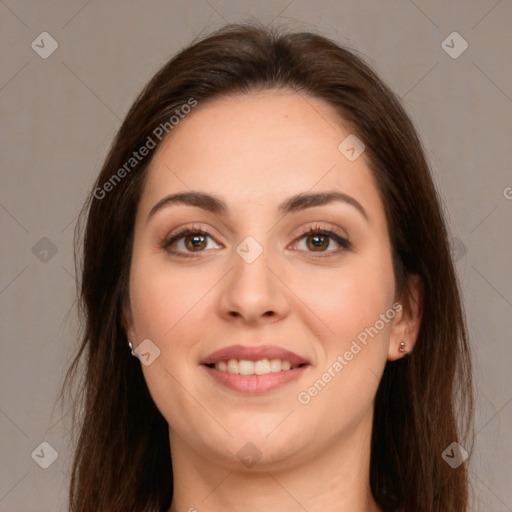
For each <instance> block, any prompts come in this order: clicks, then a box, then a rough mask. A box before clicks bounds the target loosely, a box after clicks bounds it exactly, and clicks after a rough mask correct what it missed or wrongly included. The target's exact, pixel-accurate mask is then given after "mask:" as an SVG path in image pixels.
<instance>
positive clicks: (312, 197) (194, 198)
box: [147, 191, 369, 222]
mask: <svg viewBox="0 0 512 512" xmlns="http://www.w3.org/2000/svg"><path fill="white" fill-rule="evenodd" d="M334 202H342V203H345V204H349V205H351V206H353V207H354V208H356V210H357V211H358V212H359V213H361V215H362V216H363V217H364V218H365V219H366V220H367V221H368V220H369V219H368V214H367V213H366V210H365V209H364V208H363V206H362V205H361V203H359V202H358V201H357V200H356V199H354V198H353V197H352V196H349V195H347V194H344V193H343V192H317V193H301V194H297V195H294V196H292V197H290V198H288V199H286V201H284V202H282V203H281V204H280V205H279V207H278V212H279V213H281V214H283V215H285V214H288V213H292V212H296V211H299V210H304V209H306V208H313V207H315V206H323V205H326V204H331V203H334ZM176 204H182V205H188V206H195V207H197V208H202V209H203V210H206V211H209V212H212V213H215V214H220V215H222V214H224V215H225V214H226V213H227V212H228V207H227V205H226V203H225V202H224V201H223V200H222V199H220V198H219V197H216V196H214V195H211V194H207V193H205V192H197V191H191V192H178V193H176V194H170V195H168V196H165V197H164V198H162V199H160V201H158V202H157V203H156V204H155V205H154V206H153V208H151V210H150V212H149V214H148V217H147V221H148V222H149V220H150V219H151V217H153V215H155V214H156V213H157V212H158V211H160V210H162V209H163V208H166V207H169V206H171V205H176Z"/></svg>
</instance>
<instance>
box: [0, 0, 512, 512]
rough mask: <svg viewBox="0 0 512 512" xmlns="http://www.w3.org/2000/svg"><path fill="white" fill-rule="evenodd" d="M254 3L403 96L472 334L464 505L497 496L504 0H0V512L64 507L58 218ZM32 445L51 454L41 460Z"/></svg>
mask: <svg viewBox="0 0 512 512" xmlns="http://www.w3.org/2000/svg"><path fill="white" fill-rule="evenodd" d="M251 17H254V18H257V19H258V20H261V21H271V20H277V21H278V22H279V23H280V24H286V25H288V26H289V27H290V28H294V29H297V30H300V29H313V30H318V31H319V32H321V33H322V34H324V35H326V36H328V37H332V38H333V39H336V40H337V41H339V42H340V43H342V44H346V45H348V46H349V47H352V48H355V49H357V50H359V51H360V52H362V54H363V55H364V56H366V59H367V61H368V62H369V63H370V64H371V65H372V66H373V67H374V68H375V69H376V70H377V72H378V73H380V75H381V76H382V78H383V79H384V80H385V81H386V82H387V83H388V84H389V85H390V86H391V87H392V88H393V89H394V90H395V91H396V92H397V93H398V94H399V95H400V96H401V97H402V99H403V102H404V106H405V107H406V109H407V111H408V113H409V114H410V116H411V117H412V119H413V121H414V122H415V124H416V126H417V128H418V130H419V132H420V135H421V137H422V140H423V142H424V145H425V149H426V151H427V153H428V157H429V159H430V161H431V165H432V171H433V173H434V176H435V179H436V182H437V184H438V186H439V190H440V192H441V194H442V197H443V201H444V204H445V208H446V212H447V215H448V219H449V223H450V226H449V228H450V230H451V233H452V235H453V237H454V244H453V248H454V254H455V259H456V260H457V271H458V274H459V278H460V283H461V288H462V292H463V297H464V301H465V307H466V312H467V319H468V326H469V329H470V336H471V343H472V346H473V349H474V356H475V364H476V368H475V377H476V388H477V392H478V397H477V398H478V402H477V418H476V432H477V435H476V445H475V450H474V451H473V453H472V459H471V464H470V468H471V472H472V475H473V485H474V487H475V490H476V495H477V501H476V503H475V507H474V510H479V511H480V510H481V511H486V512H489V511H500V512H501V511H510V510H512V489H511V487H510V478H511V474H512V462H511V459H512V457H511V455H512V437H511V435H510V432H511V425H512V386H511V372H510V368H509V366H510V363H511V360H512V358H511V355H512V343H511V332H512V329H511V317H512V277H511V272H510V269H511V264H510V263H511V255H512V243H511V240H512V237H511V236H510V233H511V229H510V226H511V224H512V189H511V188H510V187H512V173H511V163H510V149H511V142H512V140H511V133H512V130H511V128H512V126H511V125H512V70H511V63H512V59H511V57H512V30H511V21H512V2H511V1H510V0H508V1H507V0H501V1H496V0H482V1H476V0H474V1H462V0H459V1H452V2H449V3H448V2H442V1H441V0H434V1H426V0H422V1H421V0H416V1H415V2H413V1H409V0H400V1H385V2H381V1H377V0H373V1H369V0H350V1H340V0H336V1H324V2H312V1H306V0H275V1H270V0H265V1H261V2H256V1H241V2H235V1H227V0H226V1H220V0H208V1H206V0H192V1H188V2H177V1H168V2H164V1H152V2H145V3H143V2H114V1H99V0H91V1H89V2H87V1H86V0H85V1H84V0H74V1H67V2H64V1H62V0H52V1H48V2H36V1H34V0H21V1H14V0H5V1H1V0H0V19H1V29H0V38H1V44H0V52H1V61H0V62H1V65H0V72H1V75H0V108H1V120H2V129H3V130H2V137H1V139H0V145H1V147H0V159H1V160H0V161H1V178H0V179H1V187H0V222H1V240H2V244H1V256H0V258H1V259H0V261H1V275H0V310H1V359H0V365H1V366H0V435H1V449H0V510H1V511H4V510H5V511H14V510H16V511H17V510H23V511H25V512H30V511H41V510H52V511H58V510H62V511H64V510H65V508H66V507H65V505H66V500H67V485H68V478H69V469H70V463H71V458H70V457H71V451H70V447H69V429H70V424H71V423H70V421H69V419H70V417H69V415H66V410H65V409H61V408H59V407H58V406H56V397H57V393H58V391H59V389H60V385H61V383H62V378H63V374H64V370H65V369H66V368H67V365H68V364H69V362H70V358H71V355H72V354H73V352H74V349H75V346H76V343H77V337H76V328H77V321H76V314H75V311H74V309H73V300H74V295H75V279H74V266H73V256H72V238H73V228H74V225H75V221H76V216H77V214H78V211H79V209H80V206H81V204H82V202H83V200H84V198H85V195H86V193H87V192H88V190H89V189H90V187H91V186H92V183H93V180H94V178H95V176H96V174H97V173H98V171H99V169H100V166H101V163H102V161H103V159H104V157H105V155H106V151H107V149H108V146H109V144H110V142H111V140H112V138H113V136H114V134H115V132H116V130H117V129H118V127H119V125H120V122H121V120H122V118H123V117H124V115H125V114H126V112H127V110H128V108H129V106H130V105H131V102H132V101H133V100H134V99H135V96H136V94H137V93H138V92H139V90H140V89H141V87H142V86H143V85H144V84H145V83H146V82H147V81H148V80H149V78H150V77H151V76H152V75H153V74H154V73H155V72H156V71H157V70H158V69H159V67H160V66H161V65H162V64H163V63H164V62H165V61H166V60H167V59H168V58H169V57H170V56H171V55H172V54H173V53H175V52H176V51H178V50H179V49H180V48H182V47H183V46H185V45H186V44H188V43H189V42H190V41H191V40H192V38H194V37H195V36H197V35H198V34H199V33H200V32H201V31H206V32H209V31H211V30H212V29H215V28H218V27H220V26H221V25H223V24H224V23H226V22H228V21H229V22H232V21H242V20H247V19H250V18H251ZM44 31H47V32H48V33H50V34H51V36H52V37H53V38H54V39H55V40H56V41H57V42H58V48H57V50H56V51H55V52H54V53H53V54H52V55H51V56H49V57H48V58H46V59H43V58H42V57H40V55H39V54H38V53H37V52H36V51H35V49H33V48H32V47H31V43H32V41H35V43H38V44H39V46H40V47H42V46H43V45H44V48H38V50H39V52H43V51H48V49H49V48H50V46H49V40H48V39H44V42H43V43H41V37H38V36H39V35H40V34H41V33H42V32H44ZM454 31H456V32H458V33H459V34H460V35H461V36H462V38H463V39H464V40H465V41H467V43H468V44H469V47H468V48H467V50H466V51H465V52H463V53H462V54H461V55H459V56H458V57H457V58H453V57H452V56H450V55H449V54H448V53H447V52H446V51H445V50H444V49H443V46H442V43H443V41H444V40H445V39H446V38H447V37H448V36H449V35H450V34H451V33H452V32H454ZM42 37H44V38H46V37H47V36H42ZM452 39H453V36H452V37H451V39H450V38H448V40H447V43H445V45H446V44H448V45H450V46H453V48H452V49H451V51H452V52H457V53H458V52H460V50H461V49H462V48H463V47H462V46H461V44H462V43H463V42H462V41H461V40H457V39H453V42H452ZM44 237H46V238H44ZM42 238H43V240H42V241H41V239H42ZM47 239H48V240H47ZM36 244H37V245H36ZM34 246H35V248H34ZM55 250H56V251H57V252H56V253H55V254H53V253H54V252H55ZM45 251H46V252H45ZM42 442H47V443H49V444H50V445H51V446H52V447H53V448H54V449H55V450H56V452H57V453H58V458H57V459H56V460H55V462H53V463H52V464H51V465H50V466H49V467H48V468H47V469H43V468H42V467H40V465H39V464H38V463H37V462H36V461H38V462H39V463H41V462H44V460H46V461H47V462H49V461H50V459H49V457H50V452H49V451H48V449H47V448H46V447H45V446H43V451H42V452H41V447H40V444H41V443H42ZM43 453H44V456H43V455H42V454H43ZM32 454H34V455H32ZM37 454H39V457H38V456H37Z"/></svg>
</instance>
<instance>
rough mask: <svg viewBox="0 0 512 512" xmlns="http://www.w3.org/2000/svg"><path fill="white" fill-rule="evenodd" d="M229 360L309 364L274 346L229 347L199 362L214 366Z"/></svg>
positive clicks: (299, 357) (305, 360) (288, 351)
mask: <svg viewBox="0 0 512 512" xmlns="http://www.w3.org/2000/svg"><path fill="white" fill-rule="evenodd" d="M230 359H238V360H240V359H245V360H248V361H259V360H260V359H281V361H289V362H290V363H291V364H309V361H308V360H307V359H304V358H303V357H301V356H299V355H297V354H295V353H294V352H291V351H290V350H286V349H284V348H281V347H277V346H275V345H257V346H254V345H253V346H248V345H231V346H229V347H225V348H221V349H220V350H216V351H215V352H212V353H211V354H210V355H208V356H206V357H205V358H204V359H203V360H202V361H201V364H215V363H218V362H219V361H229V360H230Z"/></svg>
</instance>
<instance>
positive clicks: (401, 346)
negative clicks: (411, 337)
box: [398, 341, 405, 352]
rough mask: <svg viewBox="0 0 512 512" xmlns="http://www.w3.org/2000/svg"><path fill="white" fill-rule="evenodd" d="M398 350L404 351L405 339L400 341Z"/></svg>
mask: <svg viewBox="0 0 512 512" xmlns="http://www.w3.org/2000/svg"><path fill="white" fill-rule="evenodd" d="M398 351H399V352H405V341H401V342H400V347H399V348H398Z"/></svg>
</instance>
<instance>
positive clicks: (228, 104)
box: [140, 91, 382, 213]
mask: <svg viewBox="0 0 512 512" xmlns="http://www.w3.org/2000/svg"><path fill="white" fill-rule="evenodd" d="M352 133H353V132H352V130H351V128H350V126H349V125H348V124H347V123H345V122H344V121H343V120H342V119H341V117H340V116H339V115H338V114H337V112H336V111H335V109H334V108H333V107H332V106H331V105H329V104H327V103H326V102H324V101H322V100H319V99H317V98H312V97H309V96H306V95H303V94H297V93H295V92H292V91H260V92H253V93H248V94H243V95H236V96H229V97H221V98H217V99H214V100H210V101H208V102H206V103H204V104H201V103H198V105H197V106H196V107H195V108H194V109H193V110H192V112H191V113H190V114H189V115H188V116H186V117H185V118H184V119H182V120H181V121H180V122H179V124H178V125H177V126H175V127H174V129H173V130H172V132H171V133H170V135H169V136H168V137H167V138H166V139H165V140H164V141H163V143H162V144H161V146H160V147H159V148H158V150H157V152H156V154H155V155H154V157H153V161H152V162H151V165H150V168H149V169H148V172H149V175H148V179H147V181H146V184H145V188H144V192H143V196H142V198H141V205H140V206H141V210H143V211H146V212H147V211H149V209H150V208H151V206H152V205H153V204H154V203H155V202H156V201H158V200H159V199H161V197H163V196H164V195H166V194H168V193H171V192H175V191H187V190H191V189H193V190H204V191H209V192H212V193H215V194H216V195H219V196H222V197H224V198H226V202H228V204H230V205H232V207H233V209H236V208H238V209H239V210H240V209H247V208H248V207H249V205H251V204H254V205H257V206H264V205H265V204H266V203H272V202H274V203H276V202H281V200H282V198H283V197H285V196H286V197H288V196H291V195H293V194H297V193H300V192H307V191H314V192H316V191H320V190H322V191H323V190H339V191H342V192H344V193H348V194H350V195H354V196H359V198H360V199H361V201H364V202H368V203H375V204H374V207H375V208H377V210H380V213H382V207H381V205H380V198H379V196H378V192H377V189H376V186H375V183H374V179H373V176H372V173H371V171H370V168H369V167H368V165H367V161H366V158H365V154H364V153H363V154H361V156H360V157H358V158H357V159H356V160H354V161H350V160H349V159H348V158H347V157H346V156H345V154H344V153H343V152H342V151H340V149H339V146H340V143H342V142H343V141H344V140H345V139H346V138H347V137H348V136H349V135H351V134H352ZM369 209H370V210H371V206H370V205H369ZM375 213H379V212H375Z"/></svg>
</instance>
